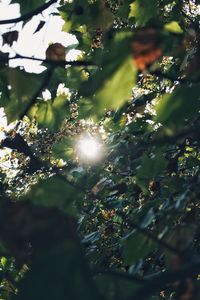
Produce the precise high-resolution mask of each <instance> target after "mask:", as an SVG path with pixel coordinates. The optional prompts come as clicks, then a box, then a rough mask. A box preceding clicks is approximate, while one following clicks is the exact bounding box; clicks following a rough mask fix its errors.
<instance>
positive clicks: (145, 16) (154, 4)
mask: <svg viewBox="0 0 200 300" xmlns="http://www.w3.org/2000/svg"><path fill="white" fill-rule="evenodd" d="M157 14H158V1H157V0H151V1H149V0H136V1H134V2H133V3H132V4H131V11H130V14H129V17H135V19H136V22H137V25H138V26H145V25H146V23H147V22H148V21H149V20H151V19H152V18H155V17H156V16H157Z"/></svg>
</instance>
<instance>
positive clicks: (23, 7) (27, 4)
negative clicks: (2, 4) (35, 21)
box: [11, 0, 45, 15]
mask: <svg viewBox="0 0 200 300" xmlns="http://www.w3.org/2000/svg"><path fill="white" fill-rule="evenodd" d="M11 3H17V4H19V5H20V12H21V14H22V15H24V14H26V13H28V12H31V11H33V10H34V9H36V8H38V7H39V6H41V5H42V4H44V3H45V0H12V1H11Z"/></svg>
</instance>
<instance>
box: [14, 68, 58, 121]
mask: <svg viewBox="0 0 200 300" xmlns="http://www.w3.org/2000/svg"><path fill="white" fill-rule="evenodd" d="M53 70H54V67H50V68H49V69H48V70H47V72H46V74H45V77H44V79H43V81H42V82H41V84H40V86H39V88H38V89H37V91H36V92H35V94H34V95H33V96H32V98H31V99H30V101H29V103H28V105H27V106H26V107H25V109H24V111H23V112H22V113H21V114H20V115H19V120H21V119H23V117H24V116H25V115H26V114H27V113H28V111H29V110H30V108H31V107H32V106H33V105H34V104H35V102H36V101H37V98H38V97H39V96H40V94H41V93H42V91H43V90H44V88H45V87H46V86H47V85H48V84H49V82H50V80H51V77H52V74H53Z"/></svg>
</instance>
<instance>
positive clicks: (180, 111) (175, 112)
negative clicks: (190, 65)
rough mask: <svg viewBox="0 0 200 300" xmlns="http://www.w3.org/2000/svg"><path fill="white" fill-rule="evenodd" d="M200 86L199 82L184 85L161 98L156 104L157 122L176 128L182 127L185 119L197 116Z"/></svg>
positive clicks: (199, 104)
mask: <svg viewBox="0 0 200 300" xmlns="http://www.w3.org/2000/svg"><path fill="white" fill-rule="evenodd" d="M199 88H200V85H199V84H195V85H193V86H187V85H185V86H184V85H182V86H180V87H177V88H176V90H175V91H174V92H173V93H172V94H167V95H165V96H164V97H162V98H160V100H159V102H158V104H157V105H156V113H157V114H156V117H155V120H156V122H159V123H161V124H163V125H164V126H166V127H168V128H170V129H172V130H175V129H177V128H181V126H182V125H183V124H184V122H185V119H190V118H191V117H195V115H197V113H198V111H199V109H200V99H199Z"/></svg>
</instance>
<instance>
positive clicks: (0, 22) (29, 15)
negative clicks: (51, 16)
mask: <svg viewBox="0 0 200 300" xmlns="http://www.w3.org/2000/svg"><path fill="white" fill-rule="evenodd" d="M56 2H57V0H50V1H49V2H47V3H44V4H43V5H41V6H40V7H38V8H36V9H34V10H32V11H30V12H28V13H26V14H24V15H23V16H21V17H18V18H13V19H7V20H0V25H4V24H12V23H18V22H22V21H27V20H29V19H31V18H32V17H33V16H35V15H38V14H40V13H41V12H43V11H44V10H45V9H47V8H48V7H49V6H51V5H52V4H53V3H56Z"/></svg>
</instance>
